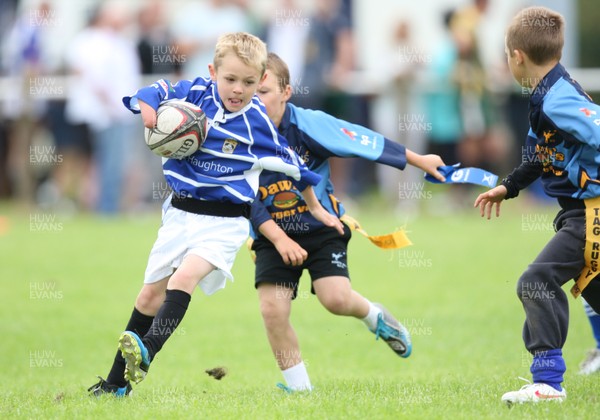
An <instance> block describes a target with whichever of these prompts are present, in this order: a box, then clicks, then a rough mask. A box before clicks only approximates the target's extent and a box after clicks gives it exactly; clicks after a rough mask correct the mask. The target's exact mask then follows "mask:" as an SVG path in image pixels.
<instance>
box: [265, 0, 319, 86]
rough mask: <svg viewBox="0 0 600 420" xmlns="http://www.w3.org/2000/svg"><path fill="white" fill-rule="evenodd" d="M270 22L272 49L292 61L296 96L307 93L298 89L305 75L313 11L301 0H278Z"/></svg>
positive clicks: (287, 61)
mask: <svg viewBox="0 0 600 420" xmlns="http://www.w3.org/2000/svg"><path fill="white" fill-rule="evenodd" d="M274 3H275V5H274V8H273V10H272V11H271V14H270V19H269V21H268V22H267V25H266V42H267V46H268V47H269V51H271V52H274V53H275V54H277V55H278V56H279V57H281V59H282V60H283V61H285V62H286V63H287V64H288V68H289V70H290V75H291V78H292V80H290V82H291V85H292V87H293V88H294V90H295V92H293V94H294V96H298V95H303V94H306V92H303V91H302V89H298V88H299V87H300V86H299V85H300V84H301V82H300V81H301V80H302V79H303V77H304V62H305V60H306V52H307V51H306V50H307V48H306V45H307V41H308V31H309V29H310V14H309V12H308V11H307V10H306V8H303V7H300V6H299V5H298V0H275V1H274Z"/></svg>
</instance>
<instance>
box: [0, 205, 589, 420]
mask: <svg viewBox="0 0 600 420" xmlns="http://www.w3.org/2000/svg"><path fill="white" fill-rule="evenodd" d="M523 203H524V202H523V201H521V202H520V203H519V202H516V201H515V202H514V203H512V202H511V203H510V205H506V206H505V207H504V209H503V211H504V212H505V213H504V214H503V216H502V217H501V218H500V219H498V220H492V221H486V220H482V219H480V218H479V217H478V215H477V213H476V211H475V210H473V211H466V212H464V213H462V214H458V215H456V216H454V217H433V216H426V215H423V216H421V217H419V218H417V219H415V220H412V221H409V222H408V223H406V220H405V219H403V218H402V217H401V216H395V215H394V214H393V213H391V212H383V214H381V213H376V212H375V211H376V210H377V209H381V208H382V204H381V203H379V202H376V204H368V203H361V206H360V209H361V211H360V212H353V215H354V216H355V217H357V218H359V220H360V221H361V223H362V224H363V227H365V229H367V231H369V233H371V234H383V233H386V232H389V231H391V230H393V229H394V228H397V227H399V226H401V225H404V224H406V227H407V230H408V231H409V233H408V235H409V237H410V238H411V240H412V241H413V243H414V245H413V246H412V247H409V248H405V249H403V250H396V251H382V250H379V249H377V248H375V247H374V246H372V245H371V244H370V243H369V242H368V241H367V240H366V239H365V238H363V237H362V236H360V235H355V237H354V239H353V240H352V241H351V245H350V257H349V261H350V270H351V275H352V284H353V286H354V288H355V289H356V290H357V291H359V292H360V293H362V294H363V295H365V296H366V297H368V298H369V299H370V300H372V301H376V302H382V303H383V304H385V305H386V306H387V307H388V308H389V309H390V311H391V312H393V313H394V314H396V316H397V317H398V318H399V319H400V320H401V321H402V322H404V323H405V324H406V325H407V326H408V327H409V329H410V330H411V331H412V333H413V342H414V353H413V355H412V356H411V357H410V358H409V359H406V360H404V359H400V358H398V357H397V356H395V355H394V354H393V353H392V352H391V351H390V350H389V349H388V348H387V346H386V345H385V344H384V343H382V342H376V341H375V340H374V336H373V335H372V334H370V333H369V332H368V331H367V330H366V329H365V327H364V326H363V324H362V323H361V322H359V321H357V320H355V319H348V318H342V317H335V316H333V315H330V314H328V313H327V312H326V311H325V310H324V309H323V308H322V307H320V305H319V303H318V301H317V300H316V298H315V297H314V296H310V295H309V293H308V290H309V284H308V281H304V282H303V284H302V285H301V293H300V296H299V298H298V299H297V301H296V302H295V303H294V307H293V313H292V319H293V323H294V326H295V328H296V331H297V333H298V335H299V338H300V342H301V348H302V356H303V358H304V360H305V363H306V364H307V365H308V370H309V373H310V375H311V380H312V383H313V385H314V386H315V388H316V390H315V391H314V392H313V393H312V394H309V395H303V394H294V395H287V394H284V393H283V392H282V391H280V390H279V389H277V388H276V387H275V384H276V383H277V382H279V381H281V379H282V378H281V375H280V373H279V370H278V368H277V367H276V364H275V361H274V358H273V356H272V354H271V352H270V349H269V346H268V343H267V340H266V336H265V333H264V328H263V326H262V320H261V317H260V314H259V311H258V301H257V297H256V292H255V290H254V285H253V266H252V263H251V261H250V259H249V257H248V255H247V253H246V251H245V250H242V252H241V253H240V254H239V256H238V259H237V261H236V265H235V267H234V275H235V277H236V281H235V283H233V284H228V285H227V287H226V288H225V290H224V291H221V292H219V293H217V294H216V295H214V296H211V297H206V296H204V295H203V294H202V293H201V292H197V293H196V294H194V296H193V298H192V304H191V306H190V310H189V311H188V313H187V315H186V317H185V319H184V321H183V323H182V324H181V326H180V328H179V330H178V331H177V332H176V333H175V335H174V336H173V337H172V339H171V340H170V341H169V342H168V343H167V345H166V346H165V348H164V349H163V351H162V352H161V353H160V354H159V356H158V357H157V359H156V360H155V362H154V363H153V365H152V369H151V371H150V373H149V375H148V377H147V379H146V380H145V381H144V382H142V383H141V384H139V385H138V386H136V387H135V391H134V396H133V398H130V399H126V400H115V399H114V398H102V399H93V398H89V397H88V396H87V393H86V388H87V387H88V386H90V385H92V383H94V382H95V376H96V375H102V376H105V375H106V374H107V372H108V369H109V366H110V364H111V362H112V359H113V357H114V353H115V350H116V340H117V338H118V335H119V333H120V332H121V331H122V329H123V328H124V327H125V323H126V321H127V318H128V316H129V314H130V313H131V310H132V308H133V302H134V300H135V296H136V294H137V292H138V291H139V288H140V286H141V281H142V278H143V273H144V269H145V265H146V259H147V255H148V252H149V250H150V247H151V246H152V244H153V241H154V239H155V237H156V231H157V228H158V226H159V223H160V220H159V211H158V210H157V211H156V212H155V213H154V214H151V215H145V216H140V217H136V218H132V217H126V216H123V217H120V218H116V219H108V220H107V219H101V218H97V217H93V216H77V217H74V218H65V217H62V216H60V215H53V214H46V215H45V216H44V215H43V213H41V212H37V211H29V210H23V209H17V208H15V207H14V206H8V205H4V206H0V210H1V211H0V214H1V215H3V219H0V232H1V231H4V233H3V234H0V255H1V256H2V257H1V258H2V261H3V264H2V265H1V267H0V279H1V281H2V286H3V287H2V291H1V298H0V301H1V302H2V305H0V319H2V323H1V326H0V331H1V332H2V335H1V336H2V341H1V343H0V349H1V353H0V354H1V358H0V372H1V375H2V376H1V379H2V387H0V417H2V418H82V419H83V418H130V419H135V418H215V419H217V418H219V419H221V418H236V419H237V418H242V419H244V418H247V419H265V418H286V419H287V418H297V419H307V418H331V419H337V418H357V419H364V418H411V419H413V418H416V419H421V418H423V419H435V418H440V419H441V418H452V419H454V418H465V419H472V418H473V419H474V418H477V419H480V418H490V419H495V418H574V417H577V418H582V419H584V418H590V419H591V418H597V413H598V412H599V411H600V402H599V400H598V395H599V391H600V385H599V384H598V376H595V377H591V378H585V377H584V378H582V377H580V376H578V375H577V373H576V372H577V366H578V364H579V362H580V361H581V359H582V358H583V357H584V355H585V352H586V350H587V349H588V348H589V347H591V346H592V345H593V339H592V336H591V332H590V329H589V326H588V324H587V319H586V318H585V315H584V313H583V311H582V309H581V302H579V301H573V300H572V299H571V303H572V305H571V307H572V310H571V326H570V332H569V339H568V341H567V344H566V346H565V348H564V355H565V358H566V362H567V367H568V371H567V373H566V380H565V387H566V388H567V391H568V399H567V401H566V402H565V403H564V404H540V405H526V406H517V407H514V408H512V409H508V408H506V407H505V406H504V405H502V404H501V403H500V396H501V395H502V393H504V392H506V391H509V390H513V389H517V388H519V387H520V386H521V385H522V382H521V381H520V380H519V379H518V376H524V377H527V378H529V376H530V375H529V370H528V369H529V361H530V356H529V355H528V353H527V352H526V351H525V350H524V347H523V344H522V341H521V325H522V322H523V319H524V315H523V311H522V308H521V305H520V302H519V301H518V300H517V297H516V292H515V283H516V281H517V279H518V277H519V275H520V274H521V272H522V271H523V270H524V269H525V267H526V266H527V264H528V263H529V262H530V261H531V260H532V259H533V258H534V257H535V255H536V254H537V252H538V251H539V250H540V249H541V248H542V246H543V245H544V244H545V242H546V241H547V240H548V238H549V237H550V236H551V235H552V232H551V230H550V225H551V222H552V219H553V216H554V212H555V211H556V208H549V209H545V208H529V209H522V210H518V209H519V206H520V205H521V206H522V205H523ZM507 204H508V203H507ZM3 226H4V227H3ZM305 280H306V278H305ZM216 366H226V367H227V369H228V371H229V373H228V375H227V376H226V377H225V378H223V379H222V380H221V381H216V380H214V379H212V378H211V377H209V376H208V375H207V374H206V373H205V372H204V371H205V370H206V369H210V368H212V367H216Z"/></svg>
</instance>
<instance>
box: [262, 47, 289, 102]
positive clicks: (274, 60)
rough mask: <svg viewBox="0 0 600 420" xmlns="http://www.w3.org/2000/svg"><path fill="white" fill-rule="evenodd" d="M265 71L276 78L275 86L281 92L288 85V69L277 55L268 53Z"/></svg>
mask: <svg viewBox="0 0 600 420" xmlns="http://www.w3.org/2000/svg"><path fill="white" fill-rule="evenodd" d="M267 69H268V70H270V71H271V73H273V76H275V77H276V78H277V86H278V87H279V89H281V91H282V92H284V91H285V87H286V86H287V85H289V84H290V69H289V68H288V66H287V64H286V63H285V61H283V60H282V59H281V57H279V56H278V55H277V54H275V53H273V52H270V53H269V55H268V58H267Z"/></svg>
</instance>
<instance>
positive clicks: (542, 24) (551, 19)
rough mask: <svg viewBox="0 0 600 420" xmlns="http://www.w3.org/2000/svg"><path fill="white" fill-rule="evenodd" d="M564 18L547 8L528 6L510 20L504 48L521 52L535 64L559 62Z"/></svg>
mask: <svg viewBox="0 0 600 420" xmlns="http://www.w3.org/2000/svg"><path fill="white" fill-rule="evenodd" d="M564 32H565V19H564V18H563V16H562V15H561V14H560V13H558V12H555V11H554V10H551V9H548V8H546V7H538V6H534V7H528V8H525V9H523V10H521V11H520V12H519V13H517V15H516V16H515V17H514V18H513V21H512V23H511V24H510V26H509V27H508V30H507V31H506V47H507V49H508V53H509V54H510V55H511V57H512V53H513V51H514V50H521V51H523V52H524V53H525V54H526V55H527V57H529V59H530V60H531V61H532V62H533V63H534V64H537V65H543V64H546V63H548V62H549V61H552V60H557V61H558V60H560V58H561V56H562V49H563V45H564V42H565V39H564V38H565V37H564Z"/></svg>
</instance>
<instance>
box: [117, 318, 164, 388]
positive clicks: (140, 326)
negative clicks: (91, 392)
mask: <svg viewBox="0 0 600 420" xmlns="http://www.w3.org/2000/svg"><path fill="white" fill-rule="evenodd" d="M153 319H154V317H153V316H149V315H144V314H143V313H141V312H140V311H138V310H137V309H136V308H133V312H132V313H131V317H130V318H129V322H128V323H127V327H125V331H133V332H135V333H136V334H137V335H138V336H140V337H143V336H144V335H145V334H146V333H147V332H148V330H149V329H150V326H151V325H152V320H153ZM124 374H125V359H123V356H121V351H119V350H117V354H116V355H115V360H114V361H113V365H112V367H111V368H110V372H109V373H108V376H107V377H106V382H108V383H109V384H111V385H117V386H118V387H124V386H126V385H127V381H125V378H124V377H123V375H124Z"/></svg>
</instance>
